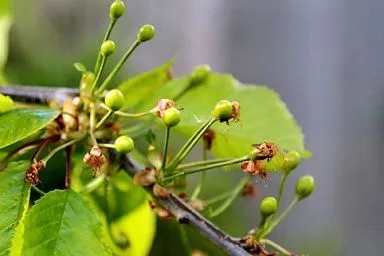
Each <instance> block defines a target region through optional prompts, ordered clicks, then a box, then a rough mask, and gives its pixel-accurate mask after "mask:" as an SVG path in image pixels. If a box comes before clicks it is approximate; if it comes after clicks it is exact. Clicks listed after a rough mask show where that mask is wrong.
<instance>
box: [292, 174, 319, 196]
mask: <svg viewBox="0 0 384 256" xmlns="http://www.w3.org/2000/svg"><path fill="white" fill-rule="evenodd" d="M314 189H315V179H314V178H313V177H312V176H311V175H305V176H303V177H301V178H300V179H298V180H297V183H296V189H295V193H296V195H297V197H298V198H299V200H302V199H304V198H306V197H308V196H310V195H311V194H312V192H313V190H314Z"/></svg>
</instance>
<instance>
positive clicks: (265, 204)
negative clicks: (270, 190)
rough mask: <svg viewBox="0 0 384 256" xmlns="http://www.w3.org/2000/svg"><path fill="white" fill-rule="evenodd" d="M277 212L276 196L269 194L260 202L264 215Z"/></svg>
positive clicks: (261, 211)
mask: <svg viewBox="0 0 384 256" xmlns="http://www.w3.org/2000/svg"><path fill="white" fill-rule="evenodd" d="M276 212H277V201H276V199H275V198H274V197H272V196H268V197H266V198H264V199H263V200H262V201H261V202H260V213H261V215H262V216H264V217H268V216H271V215H272V214H275V213H276Z"/></svg>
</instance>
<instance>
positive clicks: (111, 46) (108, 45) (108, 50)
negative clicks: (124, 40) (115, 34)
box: [100, 40, 116, 57]
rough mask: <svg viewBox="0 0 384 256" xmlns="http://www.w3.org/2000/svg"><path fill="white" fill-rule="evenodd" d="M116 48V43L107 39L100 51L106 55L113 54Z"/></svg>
mask: <svg viewBox="0 0 384 256" xmlns="http://www.w3.org/2000/svg"><path fill="white" fill-rule="evenodd" d="M115 50H116V45H115V43H114V42H113V41H112V40H107V41H105V42H104V43H103V44H102V45H101V47H100V52H101V54H102V55H103V56H104V57H107V56H109V55H111V54H112V53H114V52H115Z"/></svg>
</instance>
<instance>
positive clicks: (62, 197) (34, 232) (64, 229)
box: [22, 190, 109, 256]
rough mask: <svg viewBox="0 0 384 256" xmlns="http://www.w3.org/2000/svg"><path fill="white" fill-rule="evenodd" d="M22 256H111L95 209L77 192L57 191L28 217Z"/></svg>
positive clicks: (32, 210)
mask: <svg viewBox="0 0 384 256" xmlns="http://www.w3.org/2000/svg"><path fill="white" fill-rule="evenodd" d="M22 255H23V256H28V255H39V256H45V255H46V256H51V255H56V256H60V255H65V256H67V255H109V254H108V251H107V248H106V247H105V245H104V241H103V237H102V232H101V222H100V220H99V219H98V218H97V216H96V213H95V212H94V211H93V209H92V208H91V207H90V206H89V205H88V204H87V203H86V202H85V200H84V199H83V198H82V197H81V196H80V195H78V194H77V193H76V192H74V191H73V190H55V191H52V192H49V193H48V194H46V195H45V196H44V197H42V198H41V199H40V200H38V201H37V203H36V205H35V206H34V207H33V208H32V209H31V210H30V212H29V213H28V214H27V216H26V218H25V221H24V243H23V247H22Z"/></svg>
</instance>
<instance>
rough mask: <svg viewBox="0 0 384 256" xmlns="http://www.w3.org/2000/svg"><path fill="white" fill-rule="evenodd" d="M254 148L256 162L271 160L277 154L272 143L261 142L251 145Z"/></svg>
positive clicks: (275, 147)
mask: <svg viewBox="0 0 384 256" xmlns="http://www.w3.org/2000/svg"><path fill="white" fill-rule="evenodd" d="M252 146H253V147H254V148H256V150H257V152H256V153H255V157H256V158H257V159H258V160H265V159H267V160H268V161H269V160H271V159H272V158H273V157H274V156H275V155H276V154H277V152H278V148H277V146H276V144H275V143H273V142H262V143H258V144H252ZM253 159H254V158H253Z"/></svg>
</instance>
